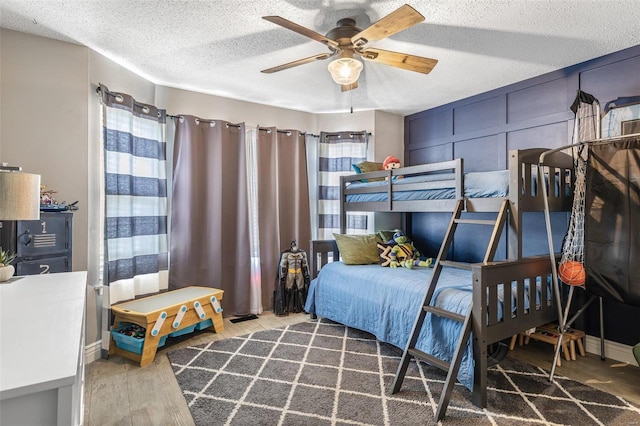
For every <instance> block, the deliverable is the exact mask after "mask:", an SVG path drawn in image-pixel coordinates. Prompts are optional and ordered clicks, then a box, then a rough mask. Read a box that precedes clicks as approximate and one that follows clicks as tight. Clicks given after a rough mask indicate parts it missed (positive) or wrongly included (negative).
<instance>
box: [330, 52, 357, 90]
mask: <svg viewBox="0 0 640 426" xmlns="http://www.w3.org/2000/svg"><path fill="white" fill-rule="evenodd" d="M360 71H362V62H360V61H359V60H357V59H353V58H340V59H336V60H335V61H331V62H330V63H329V72H330V73H331V77H332V78H333V81H335V82H336V83H338V84H353V83H355V82H356V81H358V77H360Z"/></svg>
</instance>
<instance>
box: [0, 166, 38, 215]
mask: <svg viewBox="0 0 640 426" xmlns="http://www.w3.org/2000/svg"><path fill="white" fill-rule="evenodd" d="M38 219H40V175H34V174H31V173H22V172H11V171H0V220H38Z"/></svg>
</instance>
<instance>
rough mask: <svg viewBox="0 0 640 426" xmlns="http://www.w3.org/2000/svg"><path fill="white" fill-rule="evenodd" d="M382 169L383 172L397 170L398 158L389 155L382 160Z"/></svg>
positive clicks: (398, 165)
mask: <svg viewBox="0 0 640 426" xmlns="http://www.w3.org/2000/svg"><path fill="white" fill-rule="evenodd" d="M382 168H383V169H384V170H391V169H399V168H400V160H399V159H398V157H394V156H393V155H390V156H388V157H387V158H385V159H384V162H383V163H382Z"/></svg>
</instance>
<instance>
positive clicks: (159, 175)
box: [100, 86, 168, 304]
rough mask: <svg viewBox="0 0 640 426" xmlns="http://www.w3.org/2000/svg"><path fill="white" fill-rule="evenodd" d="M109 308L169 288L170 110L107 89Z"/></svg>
mask: <svg viewBox="0 0 640 426" xmlns="http://www.w3.org/2000/svg"><path fill="white" fill-rule="evenodd" d="M100 90H101V93H102V105H103V107H102V111H103V140H104V178H105V180H104V190H105V231H104V233H105V275H106V279H105V282H106V283H107V285H108V286H109V303H110V304H114V303H117V302H119V301H123V300H130V299H134V298H135V297H136V296H140V295H144V294H150V293H157V292H159V291H161V290H166V289H167V288H168V236H167V235H168V234H167V222H168V221H167V212H168V203H167V175H166V141H165V119H166V114H165V111H164V110H159V109H157V108H155V107H154V106H151V105H144V104H140V103H138V102H136V101H135V100H134V99H133V98H132V97H131V96H129V95H125V94H121V93H111V92H109V90H108V88H106V87H104V86H101V87H100Z"/></svg>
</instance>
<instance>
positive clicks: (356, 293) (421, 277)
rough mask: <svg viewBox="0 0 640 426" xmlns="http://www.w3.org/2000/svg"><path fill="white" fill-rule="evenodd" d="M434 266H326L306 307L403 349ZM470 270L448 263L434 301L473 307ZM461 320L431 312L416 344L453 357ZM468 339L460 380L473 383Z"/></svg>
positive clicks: (463, 309)
mask: <svg viewBox="0 0 640 426" xmlns="http://www.w3.org/2000/svg"><path fill="white" fill-rule="evenodd" d="M432 271H433V269H427V268H416V269H412V270H409V269H405V268H396V269H391V268H385V267H382V266H380V265H345V264H344V263H342V262H333V263H330V264H328V265H325V266H324V267H323V268H322V270H321V271H320V274H319V275H318V278H317V279H315V280H313V281H312V282H311V286H310V288H309V295H308V297H307V302H306V305H305V311H307V312H309V313H315V314H317V315H318V316H320V317H324V318H328V319H331V320H333V321H336V322H339V323H341V324H344V325H346V326H349V327H353V328H357V329H359V330H364V331H367V332H369V333H372V334H373V335H375V336H376V338H378V340H380V341H383V342H387V343H390V344H392V345H394V346H397V347H399V348H401V349H404V348H405V345H406V343H407V341H408V340H409V337H410V334H411V329H412V327H413V323H414V321H415V319H416V315H417V314H418V312H419V309H420V307H421V304H422V300H423V298H424V295H425V293H426V289H427V286H428V284H429V279H430V277H431V272H432ZM471 301H472V288H471V272H470V271H467V270H461V269H453V268H445V269H443V271H442V274H441V275H440V279H439V280H438V286H437V289H436V293H435V294H434V302H435V305H436V306H438V307H441V308H443V309H447V310H449V311H453V312H457V313H460V314H463V315H464V314H466V313H467V310H468V309H469V307H470V306H471ZM460 329H461V324H460V323H459V322H456V321H453V320H449V319H446V318H441V317H438V316H432V315H431V314H428V315H427V318H426V319H425V326H424V327H422V330H421V333H420V337H419V339H418V343H417V344H416V347H417V348H418V349H420V350H422V351H425V352H427V353H430V354H432V355H434V356H436V357H438V358H441V359H444V360H447V361H451V359H452V358H453V352H454V351H455V347H456V344H457V340H458V338H459V335H460ZM471 342H472V339H469V342H468V344H467V348H466V350H465V353H464V356H463V359H462V363H461V365H460V370H459V372H458V381H460V383H462V384H463V385H464V386H466V387H467V388H469V389H472V388H473V366H474V361H473V349H472V344H471Z"/></svg>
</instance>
